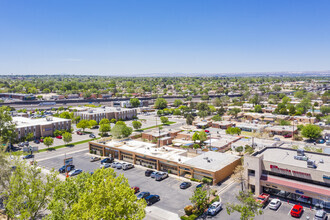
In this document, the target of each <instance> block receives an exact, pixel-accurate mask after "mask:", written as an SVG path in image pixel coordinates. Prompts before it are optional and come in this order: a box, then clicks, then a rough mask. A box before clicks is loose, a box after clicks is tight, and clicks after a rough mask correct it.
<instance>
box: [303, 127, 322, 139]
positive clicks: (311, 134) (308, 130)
mask: <svg viewBox="0 0 330 220" xmlns="http://www.w3.org/2000/svg"><path fill="white" fill-rule="evenodd" d="M321 133H322V129H321V128H320V127H319V126H317V125H312V124H308V125H305V126H304V127H303V128H302V130H301V134H302V136H304V137H306V138H309V139H317V138H318V137H320V136H321Z"/></svg>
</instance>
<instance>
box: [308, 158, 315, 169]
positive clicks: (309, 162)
mask: <svg viewBox="0 0 330 220" xmlns="http://www.w3.org/2000/svg"><path fill="white" fill-rule="evenodd" d="M307 167H308V168H313V169H316V168H317V166H316V164H315V161H314V160H307Z"/></svg>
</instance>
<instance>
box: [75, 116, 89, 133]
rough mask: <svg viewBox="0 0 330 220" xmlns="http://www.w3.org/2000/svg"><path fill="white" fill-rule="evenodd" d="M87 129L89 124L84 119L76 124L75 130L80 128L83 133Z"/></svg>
mask: <svg viewBox="0 0 330 220" xmlns="http://www.w3.org/2000/svg"><path fill="white" fill-rule="evenodd" d="M88 127H89V122H88V121H87V120H85V119H83V120H81V121H80V122H79V123H78V124H77V128H82V129H83V131H85V129H86V128H88Z"/></svg>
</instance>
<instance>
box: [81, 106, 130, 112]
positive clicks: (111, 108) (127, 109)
mask: <svg viewBox="0 0 330 220" xmlns="http://www.w3.org/2000/svg"><path fill="white" fill-rule="evenodd" d="M133 110H134V109H131V108H121V107H105V108H102V107H99V108H88V109H87V110H86V111H81V112H77V113H78V114H98V113H109V112H122V111H133Z"/></svg>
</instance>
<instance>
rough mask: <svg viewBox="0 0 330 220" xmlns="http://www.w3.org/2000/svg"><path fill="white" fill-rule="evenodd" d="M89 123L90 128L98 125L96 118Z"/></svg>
mask: <svg viewBox="0 0 330 220" xmlns="http://www.w3.org/2000/svg"><path fill="white" fill-rule="evenodd" d="M108 121H109V120H108ZM88 124H89V127H90V128H93V127H95V126H96V125H97V122H96V121H95V120H89V122H88Z"/></svg>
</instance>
